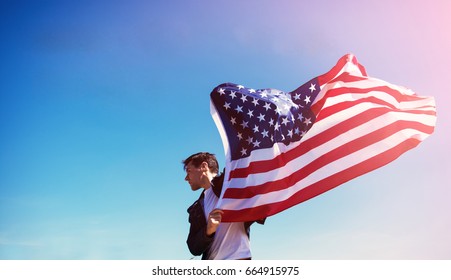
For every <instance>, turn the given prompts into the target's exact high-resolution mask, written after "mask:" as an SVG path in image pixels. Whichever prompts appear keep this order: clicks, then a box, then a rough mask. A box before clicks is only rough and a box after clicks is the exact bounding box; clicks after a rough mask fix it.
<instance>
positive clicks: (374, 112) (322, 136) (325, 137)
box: [229, 103, 433, 180]
mask: <svg viewBox="0 0 451 280" xmlns="http://www.w3.org/2000/svg"><path fill="white" fill-rule="evenodd" d="M346 105H348V106H347V107H348V108H345V107H341V105H336V107H333V108H332V107H331V108H329V109H330V110H331V111H332V112H331V113H326V114H325V115H327V116H329V117H330V116H331V115H332V114H333V113H337V112H344V110H345V109H349V108H351V107H353V106H355V105H356V104H353V103H348V104H346ZM337 107H341V108H337ZM389 112H393V110H391V109H387V108H384V107H381V108H373V109H368V110H366V111H364V112H362V113H359V114H356V113H355V112H352V113H349V115H351V116H352V117H350V118H349V119H347V120H345V121H343V122H341V123H340V124H336V125H334V126H332V127H331V128H329V129H326V130H323V131H321V132H320V133H319V134H317V135H315V136H314V137H313V138H309V139H306V140H305V141H303V142H302V141H301V143H303V144H302V145H298V147H296V148H294V149H292V150H290V151H288V152H285V153H282V154H281V155H278V156H276V157H274V158H272V159H269V160H262V161H254V162H252V163H251V164H250V165H249V166H248V167H246V168H236V169H234V170H232V171H231V172H230V177H229V180H230V179H232V178H245V177H247V176H248V175H249V174H252V173H263V172H267V171H270V170H272V169H275V168H280V167H282V166H283V165H284V164H286V163H287V162H289V161H291V160H293V159H295V158H297V157H299V156H302V155H303V154H305V153H307V152H308V151H310V150H306V148H307V147H310V149H312V148H315V147H318V146H320V145H322V144H324V143H326V142H328V141H330V140H331V139H333V138H335V137H336V136H337V135H340V134H342V133H344V132H346V131H349V130H351V129H352V128H354V127H357V126H359V125H362V124H365V123H367V122H369V121H370V120H371V119H374V118H377V117H379V116H382V115H384V114H387V113H389ZM404 113H420V112H418V111H417V110H414V111H413V112H410V111H404ZM421 113H425V114H433V113H431V112H423V111H421ZM319 123H320V121H317V124H319Z"/></svg>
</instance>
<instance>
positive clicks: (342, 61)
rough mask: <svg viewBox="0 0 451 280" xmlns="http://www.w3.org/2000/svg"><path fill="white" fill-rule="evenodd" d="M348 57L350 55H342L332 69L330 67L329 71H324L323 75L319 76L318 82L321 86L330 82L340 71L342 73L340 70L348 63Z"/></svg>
mask: <svg viewBox="0 0 451 280" xmlns="http://www.w3.org/2000/svg"><path fill="white" fill-rule="evenodd" d="M347 59H348V55H345V56H342V57H341V58H340V59H339V60H338V62H337V64H336V65H335V66H334V67H333V68H332V69H330V71H329V72H327V73H324V74H322V75H321V76H318V83H319V84H320V86H322V85H324V84H325V83H327V82H329V81H330V80H332V79H333V78H334V77H336V76H337V75H338V73H340V71H341V70H342V69H343V67H344V66H345V65H346V63H347Z"/></svg>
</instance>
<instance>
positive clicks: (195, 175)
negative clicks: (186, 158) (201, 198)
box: [185, 162, 205, 191]
mask: <svg viewBox="0 0 451 280" xmlns="http://www.w3.org/2000/svg"><path fill="white" fill-rule="evenodd" d="M201 166H202V165H201ZM201 166H199V167H195V166H194V165H193V164H192V163H191V162H190V163H189V164H187V165H186V177H185V180H186V181H187V182H188V184H189V185H190V186H191V189H192V190H193V191H197V190H198V189H200V188H202V183H203V181H204V180H205V179H204V177H205V172H204V171H202V168H201Z"/></svg>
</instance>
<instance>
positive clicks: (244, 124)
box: [240, 121, 249, 129]
mask: <svg viewBox="0 0 451 280" xmlns="http://www.w3.org/2000/svg"><path fill="white" fill-rule="evenodd" d="M248 123H249V122H245V121H243V122H242V123H241V124H240V125H241V126H242V127H243V129H245V128H246V127H247V126H248Z"/></svg>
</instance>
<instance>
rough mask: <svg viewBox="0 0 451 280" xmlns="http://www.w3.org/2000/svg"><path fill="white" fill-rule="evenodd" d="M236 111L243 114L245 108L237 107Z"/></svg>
mask: <svg viewBox="0 0 451 280" xmlns="http://www.w3.org/2000/svg"><path fill="white" fill-rule="evenodd" d="M235 111H236V112H237V113H243V106H239V105H237V106H236V109H235Z"/></svg>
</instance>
